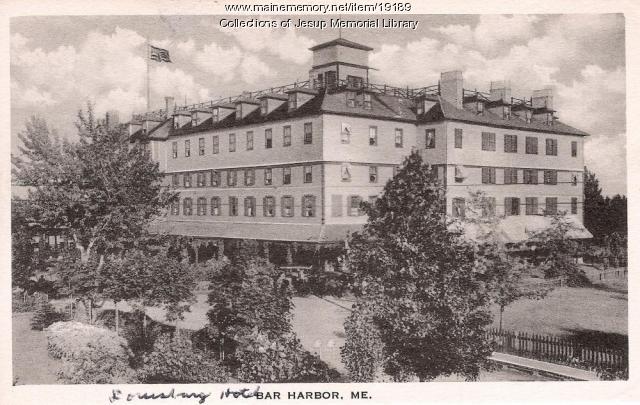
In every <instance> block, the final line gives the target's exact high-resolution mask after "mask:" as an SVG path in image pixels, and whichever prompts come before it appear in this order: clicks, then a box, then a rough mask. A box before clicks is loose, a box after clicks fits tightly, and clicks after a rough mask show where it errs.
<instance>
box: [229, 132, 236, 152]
mask: <svg viewBox="0 0 640 405" xmlns="http://www.w3.org/2000/svg"><path fill="white" fill-rule="evenodd" d="M235 151H236V134H229V152H235Z"/></svg>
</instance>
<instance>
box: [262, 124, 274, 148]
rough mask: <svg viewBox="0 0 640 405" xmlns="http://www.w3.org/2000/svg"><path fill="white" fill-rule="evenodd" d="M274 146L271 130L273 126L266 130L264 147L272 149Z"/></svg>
mask: <svg viewBox="0 0 640 405" xmlns="http://www.w3.org/2000/svg"><path fill="white" fill-rule="evenodd" d="M272 146H273V134H272V132H271V128H268V129H265V130H264V148H265V149H271V147H272Z"/></svg>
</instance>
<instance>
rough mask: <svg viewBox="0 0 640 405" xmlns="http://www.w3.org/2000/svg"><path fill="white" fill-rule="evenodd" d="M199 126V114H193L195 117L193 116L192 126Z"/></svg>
mask: <svg viewBox="0 0 640 405" xmlns="http://www.w3.org/2000/svg"><path fill="white" fill-rule="evenodd" d="M197 125H198V114H197V113H193V115H192V116H191V126H192V127H195V126H197Z"/></svg>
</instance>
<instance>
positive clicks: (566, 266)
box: [529, 214, 589, 286]
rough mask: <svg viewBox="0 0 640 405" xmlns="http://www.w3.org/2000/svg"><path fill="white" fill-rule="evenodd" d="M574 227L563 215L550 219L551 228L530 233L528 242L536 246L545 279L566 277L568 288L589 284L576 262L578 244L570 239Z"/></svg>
mask: <svg viewBox="0 0 640 405" xmlns="http://www.w3.org/2000/svg"><path fill="white" fill-rule="evenodd" d="M573 229H574V225H573V224H572V223H571V222H569V221H568V220H567V218H566V216H565V215H563V214H559V215H555V216H553V217H552V218H551V226H550V227H548V228H545V229H543V230H540V231H537V232H532V233H531V235H530V237H529V240H530V241H531V242H533V243H535V244H536V246H537V249H536V252H537V253H538V254H539V255H540V257H541V262H540V265H539V266H540V269H541V271H542V272H543V273H544V275H545V277H547V278H555V277H566V278H567V284H568V285H569V286H582V285H587V284H589V279H588V278H587V276H586V275H585V274H584V271H582V270H581V269H580V267H579V266H578V263H577V262H576V257H577V254H578V249H579V248H578V243H577V242H576V241H575V240H573V239H571V238H570V232H571V231H572V230H573Z"/></svg>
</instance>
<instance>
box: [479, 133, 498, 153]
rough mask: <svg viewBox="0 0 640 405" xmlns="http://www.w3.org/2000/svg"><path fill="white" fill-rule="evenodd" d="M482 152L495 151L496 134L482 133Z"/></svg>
mask: <svg viewBox="0 0 640 405" xmlns="http://www.w3.org/2000/svg"><path fill="white" fill-rule="evenodd" d="M482 150H488V151H495V150H496V134H495V133H493V132H483V133H482Z"/></svg>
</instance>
